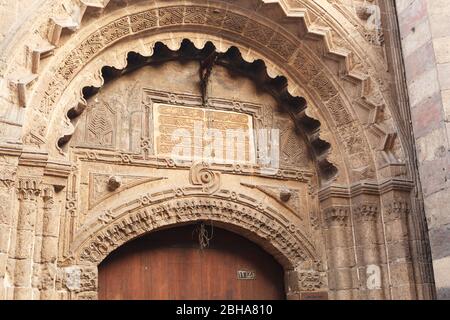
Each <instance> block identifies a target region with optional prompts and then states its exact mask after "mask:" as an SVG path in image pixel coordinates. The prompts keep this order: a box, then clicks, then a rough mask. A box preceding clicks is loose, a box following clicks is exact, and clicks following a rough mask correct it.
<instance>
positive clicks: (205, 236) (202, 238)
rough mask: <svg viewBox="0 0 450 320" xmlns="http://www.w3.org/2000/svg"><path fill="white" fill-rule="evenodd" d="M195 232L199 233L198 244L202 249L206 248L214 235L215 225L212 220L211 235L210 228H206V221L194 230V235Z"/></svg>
mask: <svg viewBox="0 0 450 320" xmlns="http://www.w3.org/2000/svg"><path fill="white" fill-rule="evenodd" d="M194 233H198V244H199V245H200V249H201V250H203V249H206V248H208V247H209V242H210V241H211V240H212V238H213V237H214V226H213V223H212V221H211V235H209V232H208V230H207V229H206V226H205V223H204V222H201V223H200V224H199V225H198V226H197V227H196V228H195V229H194V231H193V232H192V235H194Z"/></svg>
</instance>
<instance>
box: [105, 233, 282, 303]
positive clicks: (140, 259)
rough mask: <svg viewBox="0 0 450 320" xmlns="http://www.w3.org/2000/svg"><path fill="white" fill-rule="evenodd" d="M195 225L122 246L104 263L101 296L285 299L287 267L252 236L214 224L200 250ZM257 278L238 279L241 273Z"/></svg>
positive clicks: (128, 297) (111, 297)
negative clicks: (243, 235) (205, 244)
mask: <svg viewBox="0 0 450 320" xmlns="http://www.w3.org/2000/svg"><path fill="white" fill-rule="evenodd" d="M194 228H195V226H193V225H191V226H184V227H178V228H173V229H169V230H164V231H159V232H156V233H152V234H150V235H147V236H145V237H142V238H139V239H137V240H134V241H132V242H130V243H128V244H126V245H124V246H122V247H121V248H118V249H117V250H116V251H114V252H113V253H112V254H111V255H110V256H108V257H107V258H106V259H105V261H103V262H102V264H101V265H100V266H99V299H171V300H179V299H193V300H196V299H233V300H236V299H284V297H285V293H284V285H283V269H282V267H281V266H280V265H279V264H278V263H277V262H276V261H275V260H274V259H273V257H272V256H270V255H269V254H267V253H266V252H265V251H263V250H262V249H261V248H259V247H258V246H257V245H255V244H254V243H252V242H250V241H249V240H247V239H245V238H242V237H240V236H238V235H237V234H234V233H232V232H229V231H225V230H223V229H219V228H214V236H213V239H212V240H211V241H210V246H209V247H208V248H206V249H204V250H201V249H200V248H199V245H198V243H197V239H196V236H195V235H193V230H194ZM239 270H243V271H254V272H256V279H254V280H239V279H238V278H237V272H238V271H239Z"/></svg>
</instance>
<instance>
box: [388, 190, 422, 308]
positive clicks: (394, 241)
mask: <svg viewBox="0 0 450 320" xmlns="http://www.w3.org/2000/svg"><path fill="white" fill-rule="evenodd" d="M409 213H410V204H409V200H408V198H407V197H406V196H405V197H403V198H401V197H394V198H391V199H385V203H384V225H385V237H386V247H387V262H388V266H389V273H390V281H391V297H392V299H395V300H398V299H405V300H409V299H416V288H415V281H414V271H413V265H412V261H411V253H410V247H409V238H408V222H407V219H408V215H409Z"/></svg>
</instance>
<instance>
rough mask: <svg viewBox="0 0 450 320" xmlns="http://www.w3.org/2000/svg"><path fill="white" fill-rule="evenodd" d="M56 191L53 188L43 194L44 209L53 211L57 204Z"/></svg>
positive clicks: (45, 190) (47, 189)
mask: <svg viewBox="0 0 450 320" xmlns="http://www.w3.org/2000/svg"><path fill="white" fill-rule="evenodd" d="M54 196H55V194H54V191H53V190H52V188H45V189H44V190H43V192H42V199H43V200H44V209H51V208H52V207H53V205H54V203H55V200H54Z"/></svg>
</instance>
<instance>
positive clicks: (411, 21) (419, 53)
mask: <svg viewBox="0 0 450 320" xmlns="http://www.w3.org/2000/svg"><path fill="white" fill-rule="evenodd" d="M396 4H397V11H398V20H399V26H400V34H401V44H402V49H403V55H404V61H405V70H406V81H407V86H408V92H409V98H410V106H411V115H412V123H413V128H414V136H415V141H416V145H417V157H418V164H419V171H420V180H421V182H422V191H423V197H424V205H425V213H426V216H427V220H428V229H429V235H430V245H431V251H432V255H433V268H434V276H435V281H436V289H437V294H438V298H441V299H450V276H449V274H450V245H449V239H450V80H449V79H450V31H449V30H450V2H449V1H446V0H399V1H396Z"/></svg>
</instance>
